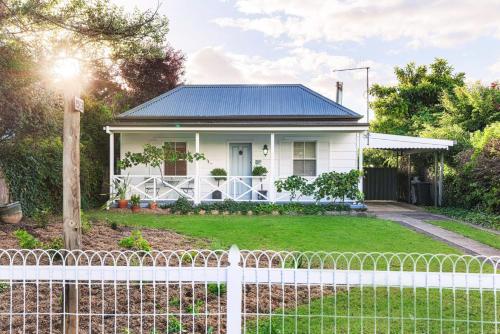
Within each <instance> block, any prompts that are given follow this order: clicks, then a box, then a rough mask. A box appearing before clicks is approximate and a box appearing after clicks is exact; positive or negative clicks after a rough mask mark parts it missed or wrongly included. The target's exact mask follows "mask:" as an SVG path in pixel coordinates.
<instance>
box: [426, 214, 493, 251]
mask: <svg viewBox="0 0 500 334" xmlns="http://www.w3.org/2000/svg"><path fill="white" fill-rule="evenodd" d="M428 223H431V224H433V225H436V226H439V227H442V228H444V229H446V230H449V231H452V232H455V233H458V234H461V235H463V236H464V237H467V238H470V239H473V240H476V241H479V242H481V243H483V244H485V245H488V246H491V247H494V248H497V249H500V235H498V234H495V233H491V232H488V231H484V230H481V229H478V228H475V227H474V226H470V225H466V224H462V223H458V222H455V221H451V220H435V221H429V222H428Z"/></svg>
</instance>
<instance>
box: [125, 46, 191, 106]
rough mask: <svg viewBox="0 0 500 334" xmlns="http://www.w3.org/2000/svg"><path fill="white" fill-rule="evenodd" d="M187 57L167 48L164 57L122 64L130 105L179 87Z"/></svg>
mask: <svg viewBox="0 0 500 334" xmlns="http://www.w3.org/2000/svg"><path fill="white" fill-rule="evenodd" d="M184 60H185V56H184V54H183V53H182V52H180V51H177V50H174V49H173V48H172V47H167V48H165V50H164V51H163V54H162V56H154V57H151V56H146V57H131V58H129V59H125V60H124V61H123V62H122V63H121V64H120V76H121V77H122V78H123V80H124V81H125V82H126V86H127V88H128V89H129V95H130V99H129V104H130V105H132V106H136V105H138V104H141V103H143V102H146V101H148V100H150V99H152V98H154V97H156V96H158V95H160V94H163V93H165V92H166V91H169V90H171V89H172V88H175V87H176V86H178V85H179V84H180V82H181V77H182V75H183V74H184Z"/></svg>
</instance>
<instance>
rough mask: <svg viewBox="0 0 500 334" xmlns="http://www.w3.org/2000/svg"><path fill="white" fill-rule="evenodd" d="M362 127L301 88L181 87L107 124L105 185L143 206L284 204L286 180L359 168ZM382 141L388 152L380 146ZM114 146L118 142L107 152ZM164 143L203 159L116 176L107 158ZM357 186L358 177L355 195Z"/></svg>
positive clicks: (444, 145)
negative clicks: (260, 170) (216, 172)
mask: <svg viewBox="0 0 500 334" xmlns="http://www.w3.org/2000/svg"><path fill="white" fill-rule="evenodd" d="M361 119H362V116H361V115H359V114H357V113H355V112H354V111H352V110H350V109H348V108H346V107H344V106H342V105H340V104H338V103H336V102H334V101H332V100H330V99H328V98H326V97H324V96H322V95H320V94H318V93H316V92H314V91H312V90H311V89H309V88H307V87H305V86H303V85H295V84H294V85H282V84H279V85H184V86H180V87H178V88H175V89H173V90H171V91H169V92H167V93H165V94H162V95H160V96H158V97H156V98H154V99H152V100H150V101H148V102H146V103H144V104H142V105H139V106H137V107H135V108H133V109H131V110H129V111H127V112H125V113H123V114H121V115H119V116H117V117H116V120H115V122H114V123H113V124H110V125H109V126H106V131H107V133H109V134H110V162H111V163H110V183H111V184H113V181H115V180H120V181H127V182H128V183H129V184H130V187H129V189H130V194H139V195H140V197H141V198H142V199H143V200H153V201H169V200H175V199H177V198H178V197H179V196H184V197H187V198H188V199H190V200H192V201H194V202H195V203H200V202H202V201H214V200H224V199H233V200H235V201H265V202H284V201H289V200H290V198H289V194H287V193H277V192H276V189H275V187H274V181H275V180H278V179H282V178H286V177H287V176H290V175H300V176H303V177H305V178H308V179H314V178H315V177H316V176H318V175H320V174H321V173H323V172H327V171H338V172H348V171H350V170H352V169H359V170H361V169H362V168H363V167H362V165H363V148H364V147H367V146H368V144H369V143H368V142H367V131H368V124H367V123H364V122H362V121H361ZM118 134H119V140H117V138H116V137H115V135H118ZM380 136H382V137H380ZM383 136H384V135H380V134H379V137H377V138H378V139H377V142H378V143H384V145H383V146H384V147H380V148H383V149H395V150H401V151H403V150H406V149H407V148H408V147H399V146H398V145H397V143H396V142H397V141H396V140H395V138H394V136H392V137H391V138H389V141H385V142H384V138H383ZM396 137H400V139H402V140H403V143H404V144H402V146H408V145H407V143H408V141H412V140H413V142H415V140H417V139H419V138H413V137H404V136H396ZM412 138H413V139H412ZM432 140H434V139H432ZM434 141H436V142H434V144H436V146H432V147H431V148H429V149H439V150H444V149H448V147H449V146H450V144H451V145H452V144H453V143H451V142H449V141H440V140H434ZM388 142H394V143H395V144H396V146H395V147H389V146H391V145H390V144H389V146H387V145H388V144H387V143H388ZM115 143H119V144H118V145H117V147H116V149H115ZM164 143H168V144H170V145H171V146H172V147H174V148H175V149H176V150H177V151H179V152H185V151H190V152H199V153H203V154H204V155H205V157H206V159H207V160H205V161H203V160H202V161H198V162H193V163H188V162H186V161H177V162H176V163H164V165H163V166H162V167H161V171H160V170H159V169H156V168H152V167H148V166H136V167H132V168H129V169H127V170H121V171H118V170H117V169H116V168H115V166H116V160H117V159H121V158H123V157H124V155H125V153H126V152H142V150H143V147H144V145H145V144H152V145H156V146H162V145H163V144H164ZM416 144H417V146H418V144H419V143H418V142H417V143H416ZM400 146H401V145H400ZM370 147H373V148H377V147H376V146H373V145H372V146H370ZM413 148H415V147H414V146H412V149H413ZM416 148H417V149H418V148H419V147H416ZM420 149H426V148H420ZM409 152H410V151H409ZM255 166H264V167H266V169H267V171H268V172H267V174H266V175H265V176H253V175H252V170H253V169H254V168H255ZM215 168H222V169H224V170H226V171H227V175H228V176H227V177H226V178H225V179H223V180H216V179H215V178H214V177H213V176H212V175H211V171H212V170H213V169H215ZM161 174H163V176H162V175H161ZM362 182H363V180H362V179H360V189H362ZM436 184H438V183H436ZM301 200H305V201H307V200H312V199H310V198H304V197H302V198H301Z"/></svg>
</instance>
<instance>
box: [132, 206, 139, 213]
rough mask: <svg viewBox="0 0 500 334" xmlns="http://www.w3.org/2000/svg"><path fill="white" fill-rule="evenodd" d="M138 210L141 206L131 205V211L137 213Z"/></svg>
mask: <svg viewBox="0 0 500 334" xmlns="http://www.w3.org/2000/svg"><path fill="white" fill-rule="evenodd" d="M139 211H141V207H140V206H139V205H134V206H132V212H133V213H137V212H139Z"/></svg>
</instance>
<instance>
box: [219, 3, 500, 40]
mask: <svg viewBox="0 0 500 334" xmlns="http://www.w3.org/2000/svg"><path fill="white" fill-rule="evenodd" d="M236 8H237V10H238V11H239V12H240V14H242V15H243V16H244V17H240V18H227V17H225V18H218V19H216V20H215V21H214V22H215V23H216V24H218V25H219V26H223V27H235V28H240V29H242V30H254V31H259V32H261V33H263V34H265V35H268V36H270V37H273V38H288V39H289V40H290V41H291V42H292V43H293V45H295V46H298V45H304V44H305V43H306V42H310V41H326V42H339V41H354V42H361V41H363V40H366V39H369V38H380V39H382V40H386V41H392V40H397V39H402V40H406V45H407V46H408V47H409V48H421V47H425V46H437V47H452V46H455V45H458V44H463V43H466V42H468V41H471V40H474V39H477V38H479V37H482V36H492V37H494V38H497V39H499V38H500V25H499V24H498V13H499V12H500V1H498V0H482V1H472V0H442V1H413V0H379V1H372V0H352V1H340V0H329V1H324V0H308V1H303V0H239V1H237V2H236ZM245 16H246V17H245Z"/></svg>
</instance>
